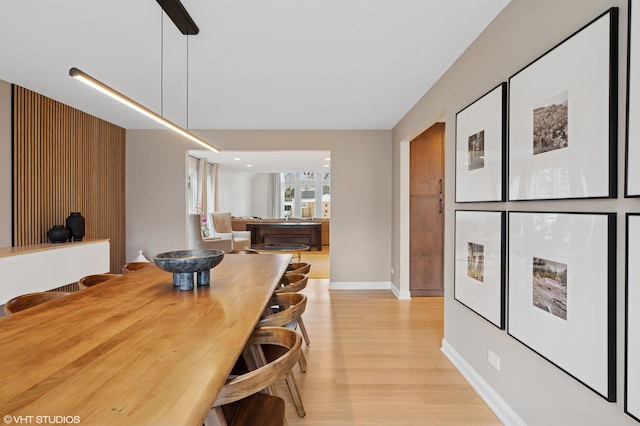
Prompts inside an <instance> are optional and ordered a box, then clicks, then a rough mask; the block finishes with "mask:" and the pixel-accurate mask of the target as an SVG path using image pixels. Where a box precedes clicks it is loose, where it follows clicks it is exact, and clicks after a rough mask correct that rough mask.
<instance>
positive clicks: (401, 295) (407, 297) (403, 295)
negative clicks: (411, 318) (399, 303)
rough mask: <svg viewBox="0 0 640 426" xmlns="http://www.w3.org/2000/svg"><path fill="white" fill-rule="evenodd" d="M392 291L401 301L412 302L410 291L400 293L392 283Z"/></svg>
mask: <svg viewBox="0 0 640 426" xmlns="http://www.w3.org/2000/svg"><path fill="white" fill-rule="evenodd" d="M391 291H392V292H393V294H394V295H395V296H396V297H397V298H398V299H399V300H410V299H411V292H410V291H409V290H405V291H400V289H399V288H398V287H396V286H395V285H394V284H393V283H391Z"/></svg>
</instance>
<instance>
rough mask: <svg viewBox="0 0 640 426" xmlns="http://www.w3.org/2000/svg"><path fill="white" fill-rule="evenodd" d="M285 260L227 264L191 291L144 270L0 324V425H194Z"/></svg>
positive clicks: (227, 260)
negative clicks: (1, 419) (179, 287)
mask: <svg viewBox="0 0 640 426" xmlns="http://www.w3.org/2000/svg"><path fill="white" fill-rule="evenodd" d="M290 260H291V255H290V254H288V255H285V254H270V255H260V256H252V255H242V254H227V255H225V257H224V259H223V260H222V262H221V263H220V264H219V265H218V266H216V267H215V268H214V269H212V270H211V285H210V286H203V287H196V288H195V289H194V290H191V291H180V290H179V289H178V288H177V287H174V286H173V284H172V275H171V274H170V273H168V272H165V271H162V270H161V269H159V268H158V267H157V266H155V265H152V266H149V267H148V268H145V269H143V270H140V271H137V272H133V273H129V274H126V275H122V276H121V277H117V278H114V279H112V280H110V281H107V282H104V283H102V284H99V285H96V286H94V287H90V288H87V289H85V290H81V291H78V292H75V293H71V294H69V295H68V296H65V297H63V298H60V299H56V300H53V301H50V302H47V303H45V304H42V305H38V306H35V307H32V308H29V309H27V310H24V311H21V312H18V313H15V314H13V315H10V316H7V317H4V318H0V372H1V379H0V380H1V382H0V416H2V418H3V421H4V423H3V424H29V423H31V424H53V423H55V424H81V425H171V426H176V425H198V426H200V425H202V422H203V420H204V419H205V417H206V416H207V414H208V413H209V409H210V408H211V406H212V404H213V402H214V401H215V399H216V396H217V394H218V392H219V391H220V389H221V388H222V386H223V384H224V382H225V380H226V379H227V377H228V374H229V372H230V371H231V368H232V367H233V365H234V363H235V361H236V359H237V358H238V356H239V355H240V354H241V352H242V349H243V347H244V345H245V343H246V341H247V339H248V337H249V335H250V334H251V332H252V330H253V329H254V327H255V324H256V322H257V321H258V319H259V318H260V315H261V313H262V312H263V310H264V308H265V306H266V305H267V303H268V301H269V299H270V297H271V295H272V293H273V290H274V289H275V287H276V285H277V284H278V281H279V279H280V277H281V276H282V274H283V273H284V272H285V270H286V267H287V265H288V263H289V262H290ZM36 267H37V266H36ZM25 273H27V271H25ZM1 279H2V278H1V277H0V280H1Z"/></svg>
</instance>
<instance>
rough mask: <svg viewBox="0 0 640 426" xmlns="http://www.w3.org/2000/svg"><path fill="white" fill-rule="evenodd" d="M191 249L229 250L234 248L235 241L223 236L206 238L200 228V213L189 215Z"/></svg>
mask: <svg viewBox="0 0 640 426" xmlns="http://www.w3.org/2000/svg"><path fill="white" fill-rule="evenodd" d="M189 249H192V250H202V249H206V250H222V251H224V252H229V251H232V250H233V242H232V241H230V240H229V239H222V238H215V237H214V238H204V237H203V236H202V229H201V228H200V215H199V214H190V215H189Z"/></svg>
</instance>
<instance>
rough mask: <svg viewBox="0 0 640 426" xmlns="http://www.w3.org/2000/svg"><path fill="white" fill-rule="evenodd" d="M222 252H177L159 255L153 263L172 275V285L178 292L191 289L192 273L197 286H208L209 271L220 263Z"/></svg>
mask: <svg viewBox="0 0 640 426" xmlns="http://www.w3.org/2000/svg"><path fill="white" fill-rule="evenodd" d="M223 257H224V252H223V251H222V250H179V251H168V252H166V253H160V254H158V255H156V256H155V257H154V258H153V261H154V263H155V264H156V265H158V267H159V268H160V269H163V270H165V271H167V272H171V273H173V285H174V286H176V287H180V290H191V289H193V273H194V272H196V273H197V280H198V285H209V278H210V270H211V268H214V267H215V266H216V265H218V264H219V263H220V262H222V258H223Z"/></svg>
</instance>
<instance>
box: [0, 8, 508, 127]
mask: <svg viewBox="0 0 640 426" xmlns="http://www.w3.org/2000/svg"><path fill="white" fill-rule="evenodd" d="M508 1H509V0H322V1H312V0H269V1H265V0H183V4H184V5H185V7H186V8H187V10H188V11H189V13H190V14H191V16H192V17H193V19H194V20H195V22H196V24H197V25H198V26H199V28H200V33H199V34H198V35H195V36H189V37H187V36H183V35H182V34H180V33H179V32H178V30H177V29H176V28H175V26H174V25H173V24H172V23H171V21H170V20H169V19H168V18H166V17H164V18H163V15H162V12H161V9H160V7H159V5H158V4H157V2H156V1H155V0H136V1H132V0H109V1H104V0H101V1H98V0H56V1H45V0H3V1H2V3H1V4H0V79H2V80H5V81H8V82H10V83H16V84H19V85H21V86H23V87H26V88H28V89H31V90H34V91H36V92H38V93H41V94H43V95H46V96H49V97H51V98H53V99H56V100H58V101H61V102H63V103H65V104H68V105H71V106H74V107H76V108H79V109H81V110H83V111H86V112H88V113H90V114H93V115H96V116H98V117H100V118H103V119H105V120H108V121H110V122H112V123H115V124H117V125H120V126H122V127H124V128H127V129H146V128H157V127H158V125H156V124H155V123H153V122H151V121H150V120H149V119H147V118H145V117H143V116H140V115H138V114H137V113H135V112H132V111H131V110H129V109H127V108H126V107H124V106H121V105H119V104H117V103H115V102H114V101H113V100H111V99H109V98H106V97H105V96H104V95H101V94H99V93H97V92H95V91H93V90H92V89H90V88H88V87H86V86H84V85H82V84H81V83H80V82H78V81H76V80H74V79H72V78H71V77H69V76H68V71H69V68H71V67H78V68H80V69H81V70H83V71H84V72H86V73H88V74H90V75H92V76H93V77H95V78H97V79H99V80H101V81H103V82H104V83H106V84H108V85H110V86H111V87H113V88H114V89H116V90H118V91H120V92H123V93H124V94H126V95H127V96H129V97H130V98H132V99H134V100H136V101H138V102H140V103H142V104H143V105H145V106H147V107H149V108H151V109H153V110H155V111H157V112H158V113H161V114H163V115H164V116H165V117H167V118H168V119H170V120H172V121H175V122H176V123H178V124H180V125H182V126H184V127H187V128H189V129H391V128H393V126H394V125H395V124H396V123H397V122H398V121H399V120H400V119H401V118H402V116H403V115H404V114H406V113H407V111H408V110H409V109H410V108H411V107H412V106H413V105H414V104H415V103H416V102H417V101H418V100H419V99H420V98H421V97H422V95H423V94H424V93H425V92H426V91H427V90H428V89H429V87H431V85H433V84H434V83H435V82H436V81H437V79H438V78H439V77H440V76H441V75H442V74H443V73H444V72H445V71H446V70H447V68H449V66H450V65H451V64H452V63H453V62H454V61H455V60H456V58H458V57H459V56H460V55H461V54H462V52H463V51H464V50H465V49H466V48H467V47H468V46H469V44H470V43H471V42H472V41H473V40H474V39H475V38H476V37H477V36H478V35H479V34H480V32H482V30H483V29H484V28H485V27H486V26H487V25H488V23H489V22H490V21H491V20H492V19H493V18H494V17H495V16H496V15H497V14H498V13H499V12H500V10H502V8H503V7H504V6H505V5H506V4H507V3H508ZM187 38H188V52H189V53H188V59H187ZM161 69H162V70H163V72H162V74H161ZM161 75H162V78H161ZM187 89H188V90H187Z"/></svg>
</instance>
